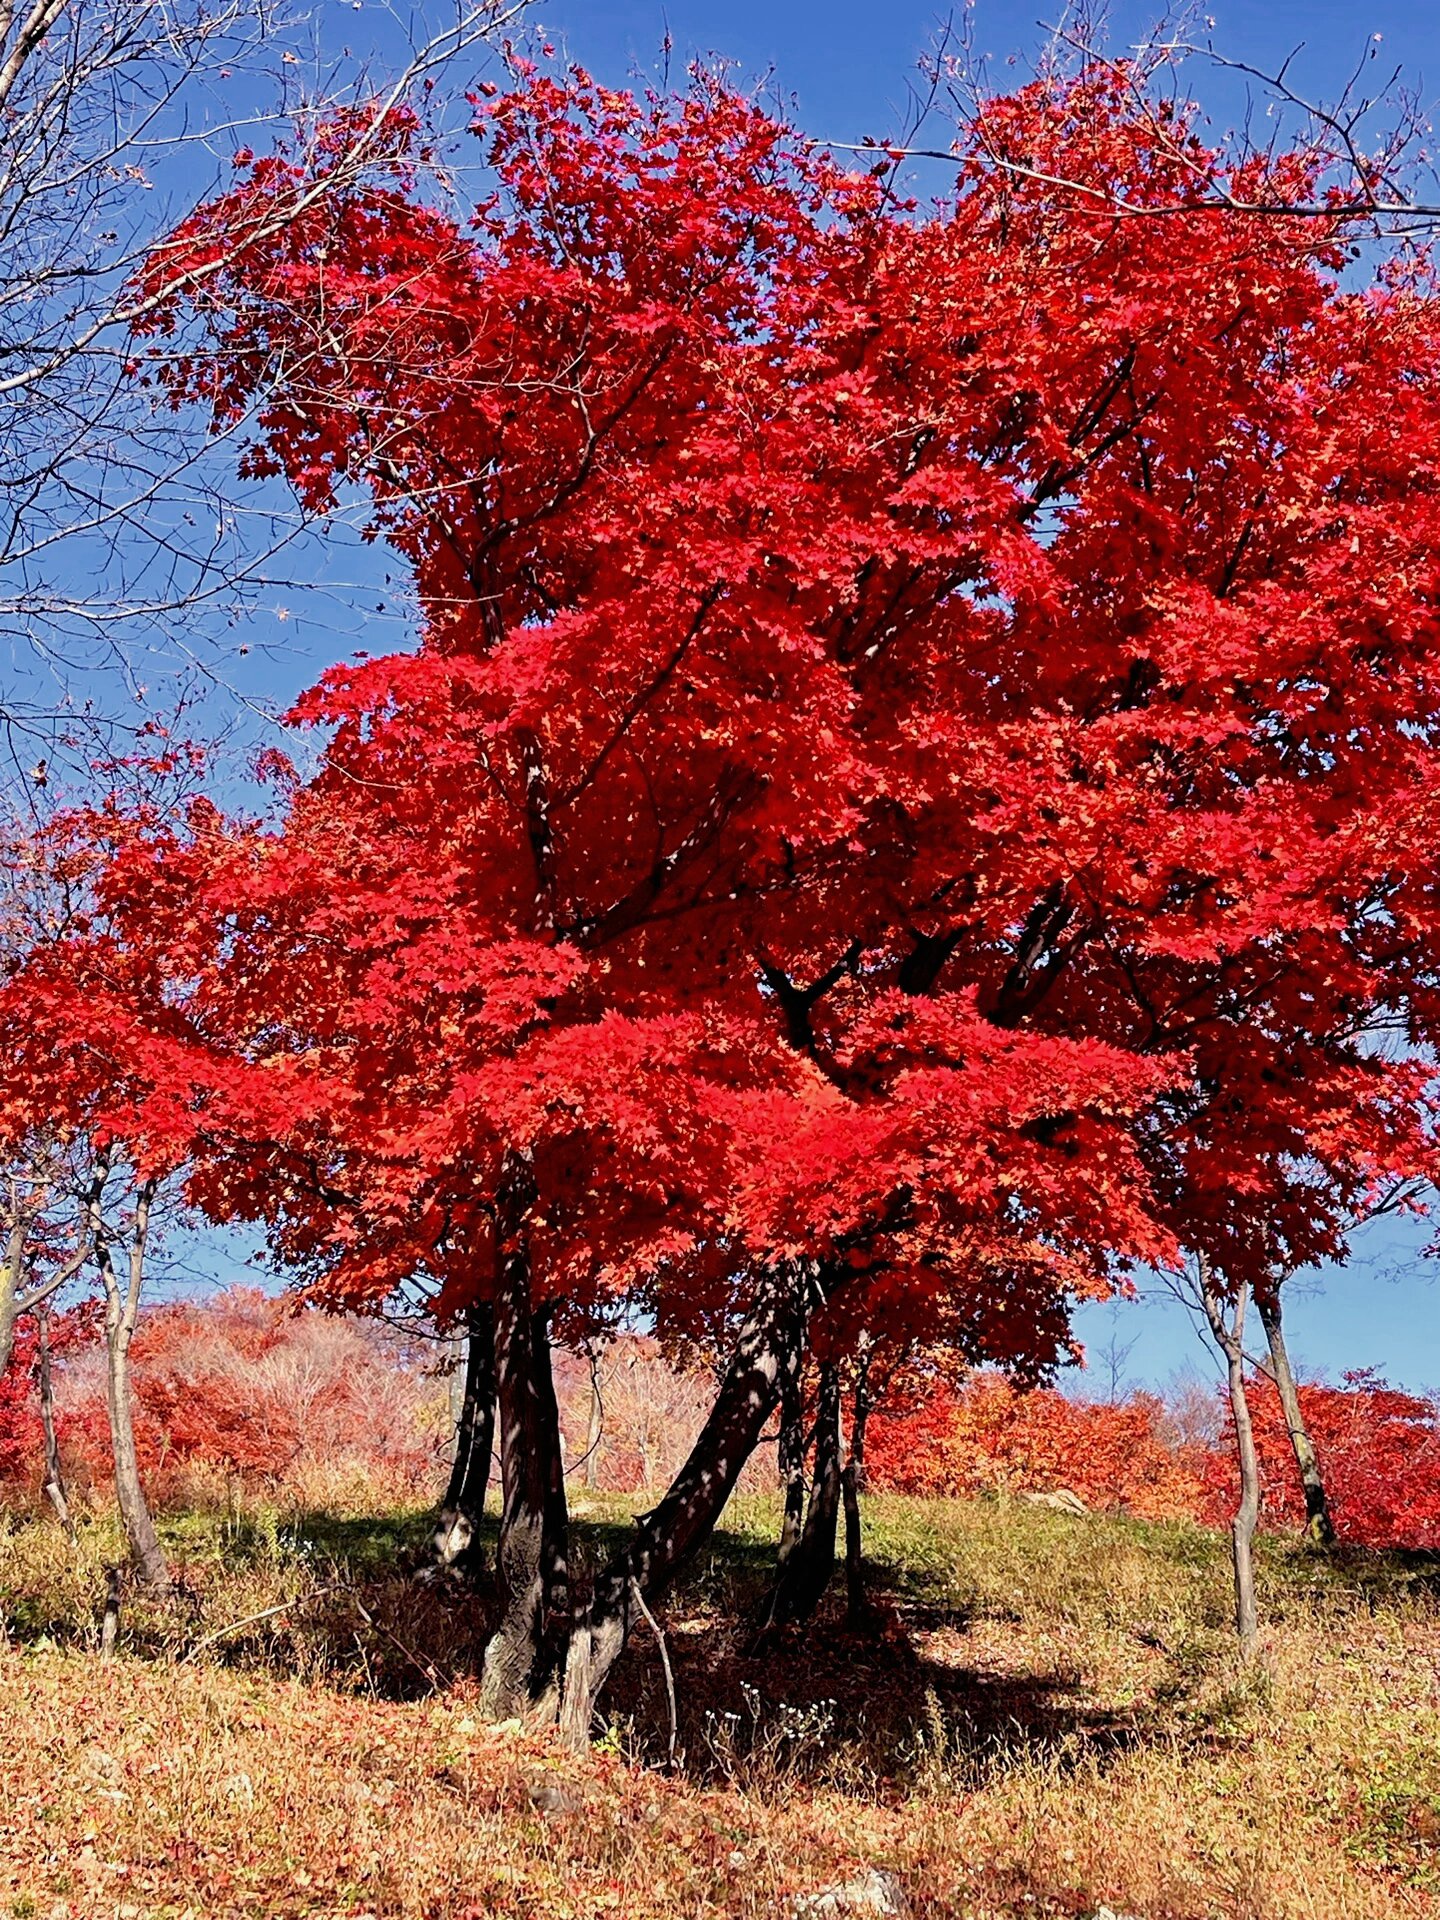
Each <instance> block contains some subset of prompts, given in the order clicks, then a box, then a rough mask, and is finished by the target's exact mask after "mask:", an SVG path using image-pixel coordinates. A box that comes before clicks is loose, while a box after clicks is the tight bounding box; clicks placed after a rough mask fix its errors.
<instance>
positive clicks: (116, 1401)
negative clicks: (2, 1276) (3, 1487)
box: [90, 1161, 170, 1593]
mask: <svg viewBox="0 0 1440 1920" xmlns="http://www.w3.org/2000/svg"><path fill="white" fill-rule="evenodd" d="M108 1174H109V1166H108V1163H107V1162H104V1161H102V1162H101V1163H100V1165H99V1167H98V1168H97V1171H96V1174H95V1178H94V1181H93V1182H92V1185H91V1200H90V1237H91V1242H92V1244H93V1246H94V1250H95V1263H96V1265H97V1266H98V1267H99V1269H100V1279H101V1282H102V1284H103V1286H104V1289H105V1408H106V1412H107V1413H108V1415H109V1419H110V1446H111V1452H112V1455H113V1458H114V1464H115V1499H116V1503H117V1505H118V1506H119V1508H120V1522H121V1525H122V1526H123V1527H124V1529H125V1540H126V1544H127V1545H128V1546H129V1549H130V1558H131V1560H132V1561H133V1563H134V1566H135V1571H136V1573H137V1574H138V1575H139V1576H140V1580H141V1583H142V1585H144V1586H146V1587H148V1588H150V1590H151V1591H152V1592H155V1593H166V1592H168V1591H169V1588H170V1573H169V1569H168V1568H167V1567H166V1565H165V1556H164V1555H163V1554H162V1553H161V1551H160V1542H159V1540H158V1538H157V1537H156V1533H155V1523H154V1521H153V1520H152V1518H151V1516H150V1507H149V1504H148V1502H147V1501H146V1498H145V1489H144V1486H143V1485H142V1484H141V1480H140V1461H139V1458H138V1456H137V1454H136V1451H135V1403H134V1395H133V1392H132V1390H131V1384H130V1342H131V1340H132V1339H133V1337H134V1333H135V1323H136V1321H137V1319H138V1318H139V1314H140V1293H141V1288H142V1286H143V1284H144V1279H145V1253H146V1248H147V1245H148V1242H149V1237H150V1207H151V1204H152V1202H153V1201H154V1198H155V1188H156V1182H155V1181H154V1180H145V1181H142V1182H141V1183H140V1185H139V1186H138V1187H137V1188H136V1190H135V1212H134V1218H133V1219H132V1221H131V1225H130V1244H129V1259H128V1262H127V1272H126V1278H125V1284H124V1286H123V1287H122V1286H121V1283H120V1279H119V1276H118V1275H117V1273H116V1271H115V1263H114V1260H113V1259H112V1257H111V1252H110V1242H109V1238H108V1235H107V1230H106V1226H105V1220H104V1212H103V1198H104V1189H105V1182H106V1179H107V1178H108Z"/></svg>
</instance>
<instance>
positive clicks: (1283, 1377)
mask: <svg viewBox="0 0 1440 1920" xmlns="http://www.w3.org/2000/svg"><path fill="white" fill-rule="evenodd" d="M1255 1304H1256V1306H1257V1307H1258V1308H1259V1310H1260V1321H1261V1324H1262V1326H1263V1327H1264V1329H1265V1338H1266V1341H1267V1342H1268V1343H1269V1347H1270V1365H1271V1369H1272V1371H1273V1373H1274V1376H1275V1391H1276V1392H1277V1393H1278V1394H1279V1396H1280V1407H1281V1410H1282V1412H1283V1413H1284V1415H1285V1425H1286V1428H1287V1429H1288V1431H1289V1434H1290V1446H1291V1449H1292V1451H1293V1452H1294V1455H1295V1466H1296V1469H1297V1471H1298V1472H1299V1475H1300V1487H1301V1491H1302V1492H1303V1494H1304V1496H1305V1531H1306V1532H1307V1533H1308V1534H1309V1536H1310V1538H1311V1539H1312V1540H1313V1541H1314V1542H1315V1544H1316V1545H1317V1546H1321V1547H1332V1546H1334V1544H1335V1523H1334V1521H1333V1520H1332V1519H1331V1518H1330V1503H1329V1501H1328V1500H1327V1499H1326V1497H1325V1480H1324V1476H1323V1475H1322V1473H1321V1471H1320V1460H1319V1456H1318V1455H1317V1454H1316V1452H1315V1443H1314V1441H1313V1440H1312V1439H1311V1438H1310V1430H1309V1428H1308V1427H1307V1426H1306V1425H1305V1415H1304V1413H1303V1412H1302V1411H1301V1407H1300V1392H1299V1389H1298V1388H1297V1386H1296V1385H1295V1375H1294V1372H1293V1371H1292V1369H1291V1366H1290V1354H1289V1350H1288V1348H1287V1347H1286V1345H1285V1328H1284V1322H1283V1320H1282V1317H1281V1309H1280V1293H1279V1289H1278V1288H1277V1289H1276V1290H1275V1291H1274V1292H1271V1293H1266V1294H1262V1295H1260V1296H1259V1297H1258V1298H1257V1300H1256V1303H1255Z"/></svg>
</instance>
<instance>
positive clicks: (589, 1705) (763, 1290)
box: [561, 1268, 812, 1746]
mask: <svg viewBox="0 0 1440 1920" xmlns="http://www.w3.org/2000/svg"><path fill="white" fill-rule="evenodd" d="M811 1290H812V1282H811V1280H810V1277H809V1276H808V1275H805V1276H802V1275H799V1274H797V1273H796V1272H795V1271H794V1270H793V1269H788V1268H787V1269H785V1270H782V1271H781V1272H778V1273H772V1274H767V1275H765V1276H764V1277H763V1278H762V1279H761V1281H760V1284H759V1286H758V1288H757V1290H756V1294H755V1300H754V1303H753V1305H752V1306H751V1309H750V1312H749V1315H748V1316H747V1318H746V1321H745V1324H744V1326H743V1327H742V1328H741V1331H740V1336H739V1338H738V1340H737V1341H736V1344H735V1350H734V1352H733V1354H732V1355H731V1358H730V1364H729V1366H728V1367H727V1368H726V1370H725V1376H724V1378H723V1380H722V1381H721V1383H720V1390H719V1392H718V1393H717V1395H716V1397H715V1403H714V1405H713V1406H712V1407H711V1409H710V1416H709V1418H708V1419H707V1420H706V1422H705V1425H704V1427H703V1428H702V1429H701V1432H700V1435H699V1438H698V1439H697V1440H696V1442H695V1445H694V1446H693V1447H692V1448H691V1450H690V1456H689V1458H688V1459H687V1460H686V1462H685V1464H684V1466H683V1467H682V1468H681V1469H680V1471H679V1473H678V1474H677V1475H676V1477H675V1479H674V1480H673V1482H672V1483H671V1485H670V1489H669V1491H668V1492H667V1493H666V1495H665V1497H664V1499H663V1500H662V1501H661V1502H660V1504H659V1506H658V1507H656V1508H655V1510H654V1511H653V1512H652V1513H648V1514H646V1515H645V1516H644V1517H643V1518H642V1519H641V1520H640V1521H639V1523H638V1525H637V1526H636V1529H635V1533H634V1535H633V1537H632V1539H631V1541H630V1543H629V1545H628V1546H627V1547H626V1549H625V1550H624V1552H622V1553H620V1554H617V1555H616V1557H615V1558H614V1559H613V1560H612V1561H610V1563H609V1565H608V1566H606V1567H604V1568H603V1569H602V1570H601V1572H600V1574H599V1576H598V1577H597V1579H596V1582H595V1590H594V1594H593V1597H592V1600H591V1604H590V1609H589V1612H588V1614H587V1615H586V1616H585V1617H584V1618H583V1619H581V1620H580V1621H578V1622H577V1624H576V1627H575V1631H574V1633H573V1634H572V1636H571V1642H570V1653H569V1658H568V1661H567V1664H566V1675H565V1695H564V1705H563V1709H562V1715H561V1718H562V1725H563V1727H564V1731H565V1733H566V1736H567V1738H568V1739H569V1740H570V1741H571V1742H572V1743H573V1744H575V1745H577V1746H580V1745H583V1744H584V1743H585V1741H586V1740H588V1738H589V1733H590V1724H591V1720H592V1718H593V1716H594V1711H595V1702H596V1700H597V1699H598V1697H599V1694H600V1690H601V1688H602V1687H603V1686H604V1684H605V1681H606V1679H607V1678H608V1676H609V1674H610V1670H611V1668H612V1667H613V1666H614V1664H615V1662H616V1660H617V1659H619V1657H620V1654H621V1652H622V1651H623V1649H624V1646H625V1641H626V1638H627V1636H628V1634H629V1632H630V1627H631V1623H632V1620H633V1617H634V1614H635V1612H636V1611H638V1608H637V1606H636V1595H637V1594H638V1595H640V1596H641V1597H643V1598H644V1599H645V1600H646V1601H647V1602H652V1601H654V1600H655V1599H656V1598H658V1596H659V1595H660V1594H661V1593H662V1592H663V1591H664V1589H665V1588H666V1586H668V1585H669V1583H670V1581H672V1580H673V1579H674V1578H675V1576H676V1574H677V1573H679V1572H680V1570H681V1568H682V1567H683V1566H684V1565H685V1564H686V1562H687V1561H688V1560H689V1559H690V1557H691V1555H692V1554H694V1553H695V1552H696V1550H697V1549H698V1548H699V1547H700V1546H701V1545H703V1543H704V1542H705V1541H706V1540H708V1539H709V1537H710V1535H711V1533H712V1531H713V1529H714V1526H715V1522H716V1521H717V1520H718V1518H719V1517H720V1514H721V1511H722V1510H723V1508H724V1506H725V1502H726V1501H727V1500H728V1499H729V1497H730V1494H731V1491H732V1489H733V1488H734V1485H735V1482H736V1479H737V1478H738V1476H739V1473H740V1469H741V1468H742V1467H743V1466H744V1464H745V1462H746V1461H747V1460H748V1459H749V1457H750V1455H751V1454H752V1453H753V1452H754V1451H755V1448H756V1446H757V1445H758V1443H759V1440H760V1436H761V1434H762V1433H763V1432H764V1430H765V1425H766V1422H767V1421H768V1420H769V1418H770V1415H771V1413H772V1412H773V1411H774V1407H775V1402H776V1399H777V1398H778V1396H779V1393H780V1384H781V1381H782V1379H783V1378H784V1376H785V1373H786V1370H787V1369H788V1368H791V1367H794V1366H795V1365H796V1364H797V1356H798V1354H799V1352H800V1350H801V1343H802V1340H803V1337H804V1329H805V1322H806V1318H807V1314H808V1309H809V1295H810V1292H811Z"/></svg>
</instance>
